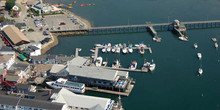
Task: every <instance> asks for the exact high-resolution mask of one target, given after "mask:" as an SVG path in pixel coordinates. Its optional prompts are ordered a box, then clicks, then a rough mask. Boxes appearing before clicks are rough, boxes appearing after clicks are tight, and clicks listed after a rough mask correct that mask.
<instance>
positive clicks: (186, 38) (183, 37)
mask: <svg viewBox="0 0 220 110" xmlns="http://www.w3.org/2000/svg"><path fill="white" fill-rule="evenodd" d="M179 39H180V40H182V41H189V40H188V37H187V36H181V37H179Z"/></svg>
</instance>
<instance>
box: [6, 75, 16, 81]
mask: <svg viewBox="0 0 220 110" xmlns="http://www.w3.org/2000/svg"><path fill="white" fill-rule="evenodd" d="M18 79H19V76H17V75H6V76H5V80H6V81H15V82H16V81H18Z"/></svg>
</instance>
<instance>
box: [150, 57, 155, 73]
mask: <svg viewBox="0 0 220 110" xmlns="http://www.w3.org/2000/svg"><path fill="white" fill-rule="evenodd" d="M155 67H156V64H155V63H154V60H153V59H152V61H151V63H150V65H149V70H150V71H154V70H155Z"/></svg>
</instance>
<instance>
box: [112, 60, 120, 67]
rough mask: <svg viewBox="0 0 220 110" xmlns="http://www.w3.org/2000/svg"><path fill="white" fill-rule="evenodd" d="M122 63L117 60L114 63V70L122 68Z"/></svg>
mask: <svg viewBox="0 0 220 110" xmlns="http://www.w3.org/2000/svg"><path fill="white" fill-rule="evenodd" d="M120 66H121V65H120V62H119V60H115V61H114V62H113V63H112V68H120Z"/></svg>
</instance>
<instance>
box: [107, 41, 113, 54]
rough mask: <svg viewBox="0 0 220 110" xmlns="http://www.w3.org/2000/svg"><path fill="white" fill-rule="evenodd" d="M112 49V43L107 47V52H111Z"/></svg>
mask: <svg viewBox="0 0 220 110" xmlns="http://www.w3.org/2000/svg"><path fill="white" fill-rule="evenodd" d="M111 49H112V47H111V43H108V46H107V49H106V50H107V52H111Z"/></svg>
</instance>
